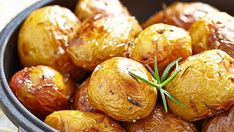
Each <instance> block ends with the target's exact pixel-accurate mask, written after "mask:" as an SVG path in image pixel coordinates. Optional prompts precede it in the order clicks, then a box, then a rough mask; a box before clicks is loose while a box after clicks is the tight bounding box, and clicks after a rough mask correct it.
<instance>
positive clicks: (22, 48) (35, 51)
mask: <svg viewBox="0 0 234 132" xmlns="http://www.w3.org/2000/svg"><path fill="white" fill-rule="evenodd" d="M79 27H80V22H79V20H78V19H77V18H76V16H75V15H74V14H73V13H72V12H71V11H70V10H68V9H66V8H63V7H60V6H48V7H44V8H41V9H38V10H35V11H33V12H32V13H31V14H30V15H29V17H28V18H27V19H26V21H25V22H24V23H23V26H22V27H21V29H20V33H19V38H18V52H19V57H20V60H21V63H22V64H23V66H36V65H47V66H51V67H53V68H55V69H56V70H58V71H60V72H62V73H63V74H67V75H71V77H72V78H74V79H76V80H79V79H81V78H82V77H83V76H84V71H83V70H81V69H79V68H77V67H76V66H75V65H74V64H73V63H72V61H71V59H70V58H69V56H68V54H67V53H66V51H65V47H66V46H67V45H68V44H67V43H68V41H69V40H71V39H72V38H74V37H75V35H76V32H77V30H78V29H79Z"/></svg>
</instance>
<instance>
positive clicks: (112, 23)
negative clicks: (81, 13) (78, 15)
mask: <svg viewBox="0 0 234 132" xmlns="http://www.w3.org/2000/svg"><path fill="white" fill-rule="evenodd" d="M140 31H141V27H140V25H139V24H138V22H137V20H136V19H135V18H134V17H129V16H110V15H96V16H94V17H92V18H90V19H88V20H86V21H84V22H83V23H82V24H81V29H80V30H79V32H78V36H77V38H76V39H74V40H72V41H71V42H70V43H69V44H70V46H69V47H68V48H67V52H68V54H69V55H70V57H71V58H72V60H73V62H74V63H75V64H76V65H77V66H79V67H82V68H84V69H86V70H89V71H92V70H94V68H95V67H96V66H97V65H98V64H100V63H101V62H103V61H105V60H108V59H110V58H113V57H121V56H128V52H129V45H131V44H133V43H134V40H135V37H136V36H137V35H138V33H139V32H140Z"/></svg>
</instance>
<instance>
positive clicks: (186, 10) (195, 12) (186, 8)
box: [143, 2, 218, 30]
mask: <svg viewBox="0 0 234 132" xmlns="http://www.w3.org/2000/svg"><path fill="white" fill-rule="evenodd" d="M213 12H218V10H217V9H215V8H214V7H212V6H210V5H208V4H205V3H201V2H190V3H188V2H175V3H174V4H172V5H170V6H169V7H166V8H165V9H163V10H162V11H160V12H157V13H155V14H154V15H153V16H151V17H150V18H149V19H148V20H147V21H146V22H145V23H144V24H143V28H147V27H148V26H150V25H153V24H155V23H166V24H170V25H174V26H178V27H181V28H184V29H186V30H188V29H189V28H190V27H191V25H192V24H193V23H194V22H196V21H197V20H199V19H200V18H202V17H204V16H206V15H207V14H209V13H211V14H212V13H213Z"/></svg>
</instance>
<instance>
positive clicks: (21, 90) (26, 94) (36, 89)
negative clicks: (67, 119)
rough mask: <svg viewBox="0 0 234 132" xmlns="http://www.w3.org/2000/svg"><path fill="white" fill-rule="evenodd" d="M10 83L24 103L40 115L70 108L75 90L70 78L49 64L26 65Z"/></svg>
mask: <svg viewBox="0 0 234 132" xmlns="http://www.w3.org/2000/svg"><path fill="white" fill-rule="evenodd" d="M9 84H10V87H11V89H12V91H13V93H14V94H15V96H16V97H17V98H18V99H19V100H20V101H21V102H22V104H23V105H24V106H25V107H26V108H28V109H29V110H30V111H31V112H32V113H34V114H35V115H37V116H39V117H44V116H46V115H48V114H50V113H51V112H54V111H57V110H62V109H68V108H69V99H70V97H71V95H72V93H73V92H74V84H73V83H72V82H71V81H70V80H69V79H67V78H64V77H63V76H62V75H61V74H60V73H59V72H57V71H56V70H54V69H52V68H50V67H47V66H36V67H26V68H24V69H23V70H21V71H19V72H17V73H15V74H14V75H13V77H12V78H11V80H10V83H9Z"/></svg>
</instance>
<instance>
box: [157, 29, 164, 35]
mask: <svg viewBox="0 0 234 132" xmlns="http://www.w3.org/2000/svg"><path fill="white" fill-rule="evenodd" d="M156 32H157V33H158V34H163V33H164V32H165V30H164V29H160V30H157V31H156Z"/></svg>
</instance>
